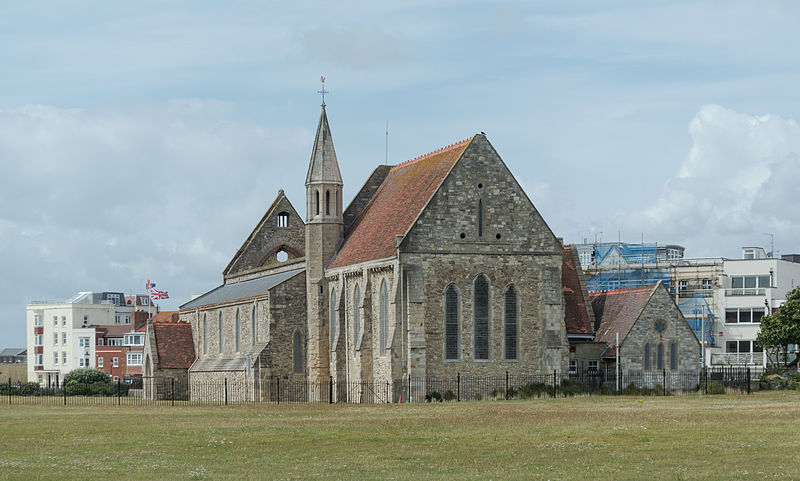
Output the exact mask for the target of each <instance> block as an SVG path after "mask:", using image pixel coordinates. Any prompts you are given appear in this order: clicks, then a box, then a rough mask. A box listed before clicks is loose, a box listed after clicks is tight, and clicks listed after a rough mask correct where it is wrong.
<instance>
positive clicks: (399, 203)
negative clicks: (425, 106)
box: [328, 137, 474, 268]
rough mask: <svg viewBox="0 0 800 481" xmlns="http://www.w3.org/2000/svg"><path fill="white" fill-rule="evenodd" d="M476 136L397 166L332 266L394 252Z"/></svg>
mask: <svg viewBox="0 0 800 481" xmlns="http://www.w3.org/2000/svg"><path fill="white" fill-rule="evenodd" d="M473 138H474V137H470V138H468V139H466V140H462V141H461V142H458V143H455V144H453V145H449V146H447V147H443V148H441V149H439V150H436V151H434V152H431V153H429V154H426V155H423V156H420V157H417V158H415V159H413V160H410V161H407V162H404V163H402V164H398V165H395V166H393V167H392V168H391V170H390V171H389V175H387V176H386V179H384V181H383V182H382V183H381V186H380V187H379V188H378V190H377V191H376V192H375V195H374V196H373V197H372V200H370V202H369V203H368V204H367V206H366V207H365V208H364V210H363V211H362V212H361V214H360V215H359V216H358V217H357V218H356V220H355V221H354V222H353V224H352V225H351V226H350V228H349V229H348V231H347V232H345V235H344V242H343V244H342V247H341V249H339V251H338V252H337V253H336V256H335V257H334V258H333V260H332V261H331V263H330V265H329V266H328V268H335V267H342V266H348V265H353V264H358V263H361V262H366V261H372V260H377V259H384V258H387V257H391V256H394V255H395V253H396V252H397V244H396V236H398V235H404V234H406V233H407V232H408V230H409V229H410V228H411V225H412V224H413V222H414V221H415V220H416V218H417V217H418V216H419V214H420V213H421V212H422V210H423V209H424V208H425V206H426V205H427V204H428V201H429V200H430V199H431V197H433V194H435V193H436V190H437V189H438V188H439V186H440V185H441V184H442V182H443V181H444V179H445V177H447V174H448V173H449V172H450V170H451V169H452V168H453V166H454V165H455V163H456V161H458V159H459V158H460V157H461V154H463V153H464V151H465V150H466V148H467V146H469V144H470V142H471V141H472V139H473Z"/></svg>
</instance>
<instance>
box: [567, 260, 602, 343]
mask: <svg viewBox="0 0 800 481" xmlns="http://www.w3.org/2000/svg"><path fill="white" fill-rule="evenodd" d="M574 253H575V251H573V250H572V248H571V247H570V246H565V247H564V252H563V260H562V268H561V293H562V295H563V296H564V325H565V327H566V329H567V334H590V335H591V334H593V329H592V324H593V323H594V319H589V312H588V311H587V309H586V304H587V302H588V303H590V302H591V301H589V299H588V297H587V296H586V291H585V290H584V287H585V286H583V285H581V279H580V265H577V266H576V262H575V254H574Z"/></svg>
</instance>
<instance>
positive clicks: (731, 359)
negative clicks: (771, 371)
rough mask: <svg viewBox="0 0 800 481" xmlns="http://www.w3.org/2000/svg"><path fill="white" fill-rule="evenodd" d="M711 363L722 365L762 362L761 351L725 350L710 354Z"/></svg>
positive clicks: (762, 354)
mask: <svg viewBox="0 0 800 481" xmlns="http://www.w3.org/2000/svg"><path fill="white" fill-rule="evenodd" d="M711 364H712V365H717V366H720V365H724V366H745V365H748V364H749V365H756V366H762V365H763V364H764V353H763V352H725V353H721V354H713V353H712V354H711Z"/></svg>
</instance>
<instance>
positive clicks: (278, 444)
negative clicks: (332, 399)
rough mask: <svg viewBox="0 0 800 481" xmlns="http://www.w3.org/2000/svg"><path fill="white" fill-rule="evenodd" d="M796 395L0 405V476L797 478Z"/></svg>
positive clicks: (799, 417) (799, 421)
mask: <svg viewBox="0 0 800 481" xmlns="http://www.w3.org/2000/svg"><path fill="white" fill-rule="evenodd" d="M799 430H800V392H796V391H794V392H792V391H772V392H762V393H754V394H752V395H750V396H744V395H742V396H732V395H726V396H707V397H694V396H686V397H645V398H636V397H619V398H614V397H593V398H573V399H540V400H534V401H509V402H502V401H494V402H472V403H442V404H411V405H409V404H402V405H367V406H356V405H349V406H335V405H334V406H328V405H320V406H314V405H299V406H284V405H280V406H276V405H261V406H252V405H251V406H228V407H224V406H218V407H181V408H177V407H176V408H169V407H148V408H132V407H121V408H118V407H114V406H111V407H66V408H64V407H58V406H53V407H37V406H13V407H9V406H7V405H6V406H0V479H20V480H31V479H54V480H71V479H76V480H77V479H79V480H91V479H103V480H108V479H112V480H122V479H136V480H151V479H415V480H416V479H494V480H507V479H551V480H555V479H560V480H576V479H577V480H586V481H589V480H597V479H609V480H612V479H613V480H642V479H668V480H680V479H719V480H735V479H747V480H750V479H780V480H787V479H800V432H798V431H799Z"/></svg>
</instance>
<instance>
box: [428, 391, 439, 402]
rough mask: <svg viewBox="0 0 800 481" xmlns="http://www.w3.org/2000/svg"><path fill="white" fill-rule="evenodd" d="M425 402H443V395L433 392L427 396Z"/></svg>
mask: <svg viewBox="0 0 800 481" xmlns="http://www.w3.org/2000/svg"><path fill="white" fill-rule="evenodd" d="M425 402H442V395H441V394H440V393H439V391H432V392H429V393H428V394H426V395H425Z"/></svg>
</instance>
